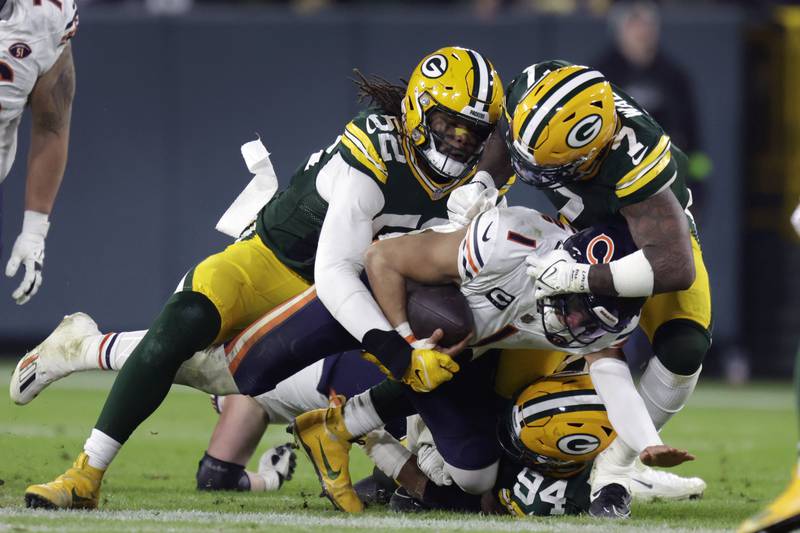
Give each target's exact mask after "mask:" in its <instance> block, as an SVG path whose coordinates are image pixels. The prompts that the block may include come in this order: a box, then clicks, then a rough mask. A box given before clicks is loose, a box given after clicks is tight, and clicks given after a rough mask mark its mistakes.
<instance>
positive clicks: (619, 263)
mask: <svg viewBox="0 0 800 533" xmlns="http://www.w3.org/2000/svg"><path fill="white" fill-rule="evenodd" d="M608 266H609V268H610V269H611V278H612V280H613V282H614V289H615V290H616V291H617V294H618V295H619V296H622V297H624V298H637V297H642V296H652V294H653V281H654V280H653V267H652V265H650V261H648V260H647V257H645V255H644V251H643V250H639V251H638V252H634V253H632V254H628V255H626V256H625V257H623V258H622V259H617V260H616V261H611V262H610V263H609V264H608Z"/></svg>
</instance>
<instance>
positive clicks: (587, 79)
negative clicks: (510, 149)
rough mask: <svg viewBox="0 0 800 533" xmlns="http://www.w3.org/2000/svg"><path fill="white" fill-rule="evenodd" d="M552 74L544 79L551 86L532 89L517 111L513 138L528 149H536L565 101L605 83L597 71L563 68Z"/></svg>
mask: <svg viewBox="0 0 800 533" xmlns="http://www.w3.org/2000/svg"><path fill="white" fill-rule="evenodd" d="M551 74H553V76H552V77H543V78H542V80H548V81H549V87H545V86H544V85H542V84H541V82H540V83H536V84H534V85H533V86H531V88H530V89H529V90H528V92H527V93H526V94H525V96H523V98H522V99H521V100H520V102H519V104H518V105H517V108H516V109H515V111H514V116H513V122H514V130H515V131H514V139H516V140H518V141H519V142H520V143H521V144H522V145H524V146H525V147H531V148H532V147H533V146H535V143H536V141H537V140H538V139H539V136H540V135H541V134H542V131H543V130H544V129H545V128H546V127H547V125H548V123H549V120H550V119H551V118H552V117H553V115H555V114H556V113H557V112H558V111H559V110H560V109H561V108H562V107H563V106H564V103H565V102H568V101H569V100H571V99H572V98H574V97H575V96H577V95H579V94H580V93H582V92H583V91H586V90H590V89H591V88H593V87H594V86H595V85H599V84H602V83H604V82H605V81H606V80H605V77H604V76H603V75H602V74H601V73H600V72H598V71H597V70H593V69H587V68H586V67H581V66H571V67H564V68H561V69H558V70H557V71H554V72H553V73H551ZM517 124H519V125H517ZM526 151H527V150H526Z"/></svg>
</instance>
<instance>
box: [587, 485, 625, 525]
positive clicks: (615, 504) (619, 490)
mask: <svg viewBox="0 0 800 533" xmlns="http://www.w3.org/2000/svg"><path fill="white" fill-rule="evenodd" d="M589 515H590V516H594V517H595V518H630V516H631V495H630V493H629V492H628V491H627V490H626V489H625V487H623V486H622V485H620V484H619V483H611V484H609V485H606V486H605V487H602V488H601V489H600V490H597V491H595V492H593V493H592V503H591V505H589Z"/></svg>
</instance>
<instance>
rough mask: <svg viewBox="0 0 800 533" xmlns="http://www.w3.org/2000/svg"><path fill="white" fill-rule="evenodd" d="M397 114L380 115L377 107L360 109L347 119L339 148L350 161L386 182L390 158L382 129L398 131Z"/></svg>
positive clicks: (357, 167) (380, 182)
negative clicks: (354, 115)
mask: <svg viewBox="0 0 800 533" xmlns="http://www.w3.org/2000/svg"><path fill="white" fill-rule="evenodd" d="M394 120H396V119H395V118H394V117H391V116H388V115H380V114H377V113H376V112H375V110H366V111H364V112H362V113H359V114H358V115H357V116H356V117H355V118H354V119H353V120H351V121H350V122H348V123H347V126H345V129H344V132H342V135H341V138H340V140H339V144H338V146H337V151H338V152H339V154H341V156H342V157H343V158H344V160H345V161H346V162H347V164H348V165H350V166H352V167H353V168H356V169H358V170H360V171H361V172H363V173H365V174H367V175H368V176H372V177H373V178H375V180H377V181H378V183H379V184H381V185H385V184H386V181H387V179H388V177H389V167H388V166H387V159H389V160H390V161H391V158H390V157H387V156H386V155H385V154H384V153H383V152H384V151H385V149H384V147H383V146H382V143H381V139H380V132H388V131H397V127H396V124H394V123H393V122H392V121H394Z"/></svg>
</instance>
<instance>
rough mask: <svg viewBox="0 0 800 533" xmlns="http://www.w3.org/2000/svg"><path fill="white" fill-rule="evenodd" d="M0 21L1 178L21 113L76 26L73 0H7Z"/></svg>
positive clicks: (13, 148)
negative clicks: (34, 87) (5, 13)
mask: <svg viewBox="0 0 800 533" xmlns="http://www.w3.org/2000/svg"><path fill="white" fill-rule="evenodd" d="M3 11H4V12H5V11H10V13H9V15H8V16H7V18H5V19H4V20H0V183H2V182H3V180H5V178H6V176H7V175H8V173H9V171H10V170H11V165H12V164H13V163H14V155H15V153H16V151H17V129H18V127H19V123H20V120H21V119H22V112H23V110H24V109H25V105H26V104H27V102H28V97H29V96H30V94H31V91H33V86H34V85H35V84H36V80H38V79H39V77H40V76H42V75H43V74H45V73H46V72H47V71H48V70H50V68H51V67H52V66H53V65H54V64H55V62H56V60H57V59H58V57H59V56H60V55H61V52H62V51H63V50H64V46H65V45H66V43H67V41H69V39H70V38H71V37H72V36H73V35H74V34H75V31H76V30H77V27H78V15H77V7H76V5H75V0H8V3H7V5H6V6H5V8H4V9H3Z"/></svg>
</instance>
